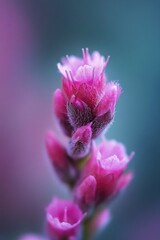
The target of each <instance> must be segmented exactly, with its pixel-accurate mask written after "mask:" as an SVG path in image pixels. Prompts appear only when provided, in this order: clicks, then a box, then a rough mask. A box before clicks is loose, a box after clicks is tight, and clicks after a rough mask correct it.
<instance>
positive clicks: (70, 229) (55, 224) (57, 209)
mask: <svg viewBox="0 0 160 240" xmlns="http://www.w3.org/2000/svg"><path fill="white" fill-rule="evenodd" d="M84 216H85V214H83V213H82V211H81V210H80V208H79V207H78V205H76V204H75V203H73V202H71V201H68V200H61V199H59V198H54V199H53V201H52V202H51V203H50V204H49V206H48V207H47V231H48V234H49V236H50V237H51V239H59V240H60V239H66V240H67V239H72V238H73V239H74V237H75V236H77V234H78V233H79V229H80V224H81V222H82V220H83V218H84Z"/></svg>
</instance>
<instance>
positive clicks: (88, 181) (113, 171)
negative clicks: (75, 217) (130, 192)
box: [75, 139, 133, 210]
mask: <svg viewBox="0 0 160 240" xmlns="http://www.w3.org/2000/svg"><path fill="white" fill-rule="evenodd" d="M132 156H133V153H131V154H130V156H128V155H127V153H126V150H125V147H124V145H123V144H121V143H118V142H116V141H114V140H112V141H107V140H105V139H104V140H103V142H102V143H101V144H99V145H98V146H96V145H94V147H93V149H92V154H91V157H90V159H89V160H88V162H87V164H86V166H85V167H84V170H83V175H82V180H81V182H80V183H79V185H78V186H77V188H76V190H75V199H76V201H77V202H78V204H79V205H80V206H81V207H82V209H84V210H86V209H87V208H88V207H92V206H94V205H97V204H100V203H103V202H104V201H107V200H108V199H109V198H110V197H111V196H113V194H116V193H117V192H119V191H120V190H121V189H123V188H124V187H125V186H126V185H127V184H128V183H129V182H130V180H131V178H132V175H131V173H128V174H126V175H123V173H124V171H125V169H126V167H127V165H128V163H129V161H130V159H131V158H132Z"/></svg>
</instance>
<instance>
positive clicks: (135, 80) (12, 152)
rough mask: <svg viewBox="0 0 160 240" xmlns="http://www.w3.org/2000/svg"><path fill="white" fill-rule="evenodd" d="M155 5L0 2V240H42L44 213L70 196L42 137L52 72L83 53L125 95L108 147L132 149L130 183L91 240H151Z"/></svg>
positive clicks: (156, 108)
mask: <svg viewBox="0 0 160 240" xmlns="http://www.w3.org/2000/svg"><path fill="white" fill-rule="evenodd" d="M159 9H160V2H159V1H158V0H134V1H128V0H121V1H119V0H92V1H89V0H88V1H87V0H86V1H84V0H81V1H78V0H68V1H64V0H34V1H33V0H19V1H15V0H10V1H9V0H0V239H1V240H12V239H16V238H17V237H18V236H19V235H20V234H22V233H23V232H28V231H29V232H37V233H41V232H43V227H44V218H45V207H46V206H47V204H48V203H49V201H50V200H51V198H52V196H53V195H54V194H58V195H60V196H66V195H67V194H68V190H67V189H66V188H65V187H64V186H62V185H61V184H60V182H59V181H58V179H57V178H56V177H55V176H54V174H53V171H52V169H51V166H50V164H49V160H48V158H47V154H46V152H45V146H44V138H45V133H46V131H47V130H49V129H54V122H53V115H52V114H53V113H52V94H53V91H54V89H55V88H56V87H58V86H60V74H59V73H58V71H57V68H56V63H57V62H58V61H59V60H60V58H61V57H62V56H64V55H66V54H75V55H79V56H80V55H81V48H82V47H89V49H90V52H92V51H93V50H99V51H100V53H101V54H103V55H105V56H107V55H110V56H111V59H110V62H109V65H108V67H107V75H108V78H109V79H110V80H118V81H119V82H120V84H121V86H122V88H123V95H122V96H121V98H120V101H119V103H118V105H117V110H116V117H115V121H114V124H113V125H112V127H111V128H110V129H109V131H108V133H107V136H108V138H115V139H117V140H119V141H122V142H124V143H125V144H126V146H127V149H128V152H130V151H132V150H134V151H135V153H136V154H135V157H134V159H133V161H132V163H131V164H130V167H129V168H130V169H132V170H133V172H134V176H135V177H134V180H133V182H132V183H131V184H130V187H129V188H128V189H127V191H126V192H125V193H124V194H123V195H121V196H120V197H119V198H118V199H117V200H115V201H114V204H112V206H111V209H112V216H113V217H112V221H111V223H110V225H109V226H108V227H107V228H106V229H105V230H104V232H103V234H100V235H97V236H96V237H95V239H113V240H141V239H145V240H159V236H160V227H159V226H160V136H159V130H160V105H159V104H160V94H159V90H160V14H159Z"/></svg>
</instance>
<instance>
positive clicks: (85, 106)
mask: <svg viewBox="0 0 160 240" xmlns="http://www.w3.org/2000/svg"><path fill="white" fill-rule="evenodd" d="M82 52H83V58H82V59H81V58H77V57H74V56H71V57H68V56H67V57H66V58H64V59H62V64H61V63H59V64H58V69H59V71H60V72H61V74H62V90H60V89H58V90H57V91H56V92H55V94H54V109H55V113H56V116H57V118H58V119H59V122H60V124H61V126H62V128H63V130H64V132H65V134H67V135H68V136H72V134H73V131H75V130H76V129H77V128H79V127H81V126H85V125H87V124H88V123H90V122H92V125H91V128H92V137H93V138H95V137H97V136H98V135H99V134H100V133H101V132H102V131H103V130H104V129H105V127H106V126H107V125H108V124H109V123H110V122H111V120H112V119H113V116H114V110H115V105H116V102H117V100H118V97H119V95H120V93H121V89H120V86H119V84H117V83H113V82H110V83H106V76H105V73H104V70H105V67H106V66H107V63H108V60H109V57H108V58H107V60H105V58H104V57H103V56H101V55H100V54H99V53H98V52H94V53H93V54H92V55H90V54H89V52H88V49H86V51H85V50H84V49H82Z"/></svg>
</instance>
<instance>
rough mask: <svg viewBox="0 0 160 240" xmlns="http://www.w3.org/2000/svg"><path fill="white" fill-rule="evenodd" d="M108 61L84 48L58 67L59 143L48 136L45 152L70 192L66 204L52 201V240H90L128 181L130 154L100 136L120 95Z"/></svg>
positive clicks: (55, 99) (48, 214) (49, 210)
mask: <svg viewBox="0 0 160 240" xmlns="http://www.w3.org/2000/svg"><path fill="white" fill-rule="evenodd" d="M108 61H109V57H108V58H107V59H105V58H104V57H103V56H101V55H100V54H99V52H97V51H95V52H93V54H91V55H90V54H89V50H88V49H82V58H78V57H75V56H70V57H69V56H68V55H67V56H66V58H63V59H62V62H61V63H58V65H57V66H58V69H59V72H60V73H61V81H62V88H61V89H57V90H56V91H55V92H54V94H53V108H54V115H55V117H56V121H57V122H58V124H59V126H60V128H61V131H62V141H61V142H60V141H59V140H58V137H57V136H56V135H55V133H52V132H49V133H48V134H47V136H46V149H47V152H48V156H49V158H50V161H51V164H52V166H53V167H54V169H55V171H56V173H57V175H58V176H59V178H60V180H61V181H62V182H63V183H65V184H66V185H67V186H68V187H69V188H70V200H62V199H60V198H54V199H53V200H52V202H51V203H50V204H49V206H48V207H47V210H46V232H47V237H48V239H50V240H78V239H84V240H91V239H92V237H93V235H94V233H95V232H96V231H98V230H101V229H102V228H104V227H105V226H106V225H107V224H108V221H109V219H110V213H109V210H108V205H109V202H110V201H111V200H112V199H113V197H115V196H116V195H117V194H118V193H119V192H120V191H121V190H123V189H124V188H125V187H126V186H127V185H128V184H129V182H130V181H131V179H132V174H131V173H127V174H126V173H125V171H126V168H127V165H128V163H129V162H130V160H131V158H132V157H133V153H131V154H130V155H128V154H127V152H126V149H125V146H124V145H123V144H122V143H120V142H117V141H115V140H106V139H105V137H104V131H105V130H106V129H108V127H109V126H110V124H111V123H112V121H113V118H114V115H115V107H116V103H117V101H118V99H119V96H120V94H121V87H120V85H119V84H118V83H117V82H108V79H107V76H106V74H105V68H106V67H107V65H108ZM102 134H103V137H102ZM98 137H99V140H100V141H99V143H97V141H96V139H97V138H98ZM63 138H65V139H66V138H67V141H63ZM105 206H107V208H106V207H105ZM40 239H41V238H39V240H40ZM25 240H37V239H35V238H33V239H31V238H28V239H25Z"/></svg>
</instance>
